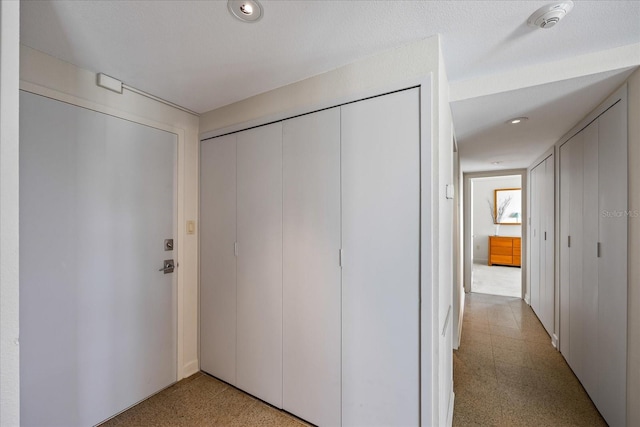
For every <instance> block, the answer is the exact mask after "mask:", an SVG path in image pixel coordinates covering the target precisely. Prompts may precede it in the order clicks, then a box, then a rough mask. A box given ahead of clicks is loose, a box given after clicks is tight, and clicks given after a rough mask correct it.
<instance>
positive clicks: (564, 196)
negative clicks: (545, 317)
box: [558, 139, 575, 361]
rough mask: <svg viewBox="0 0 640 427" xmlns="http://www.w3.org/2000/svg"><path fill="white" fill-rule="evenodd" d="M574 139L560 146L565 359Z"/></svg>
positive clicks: (567, 351)
mask: <svg viewBox="0 0 640 427" xmlns="http://www.w3.org/2000/svg"><path fill="white" fill-rule="evenodd" d="M574 140H575V139H571V140H569V141H567V142H566V143H565V144H564V145H562V146H560V150H559V151H560V156H559V157H560V158H559V162H560V177H559V180H560V197H559V200H560V227H559V230H558V232H559V236H560V237H559V239H558V240H559V242H560V263H559V264H558V269H559V277H560V283H559V286H560V337H559V338H560V342H559V349H560V351H561V352H562V354H563V355H564V357H565V359H567V361H568V360H570V358H571V356H570V346H569V343H570V339H569V334H570V329H569V299H570V290H571V288H570V281H571V275H570V274H569V273H570V266H571V262H570V255H571V248H570V245H569V240H570V236H571V231H570V225H571V221H570V215H569V213H570V212H571V176H572V169H571V164H572V162H573V160H572V158H573V153H574V150H573V149H572V147H573V145H572V142H573V141H574Z"/></svg>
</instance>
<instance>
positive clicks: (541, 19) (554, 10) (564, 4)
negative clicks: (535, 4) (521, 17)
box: [527, 0, 573, 28]
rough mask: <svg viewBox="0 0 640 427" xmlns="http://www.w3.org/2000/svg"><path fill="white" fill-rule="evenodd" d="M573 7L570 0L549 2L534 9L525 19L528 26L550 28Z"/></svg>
mask: <svg viewBox="0 0 640 427" xmlns="http://www.w3.org/2000/svg"><path fill="white" fill-rule="evenodd" d="M571 9H573V2H572V1H571V0H566V1H561V2H557V3H551V4H548V5H546V6H542V7H541V8H540V9H538V10H536V11H535V12H534V13H533V15H531V16H530V17H529V19H528V20H527V25H529V26H530V27H539V28H551V27H553V26H555V25H556V24H557V23H558V22H560V20H561V19H562V18H564V17H565V15H566V14H567V13H569V12H571Z"/></svg>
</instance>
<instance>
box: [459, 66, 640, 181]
mask: <svg viewBox="0 0 640 427" xmlns="http://www.w3.org/2000/svg"><path fill="white" fill-rule="evenodd" d="M632 72H633V69H627V70H618V71H610V72H606V73H599V74H592V75H590V76H585V77H579V78H575V79H570V80H563V81H560V82H555V83H549V84H545V85H540V86H533V87H528V88H524V89H520V90H516V91H510V92H503V93H498V94H495V95H487V96H481V97H478V98H472V99H468V100H464V101H458V102H452V103H451V111H452V114H453V120H454V123H455V129H456V138H457V141H458V151H459V156H460V159H461V165H460V167H461V169H462V170H463V171H465V172H477V171H486V170H493V169H518V168H526V167H528V166H530V165H531V163H533V162H534V161H535V160H536V159H537V158H538V156H540V155H541V154H542V153H543V152H544V151H546V149H548V148H550V147H551V146H552V145H553V144H554V143H556V142H557V141H558V140H559V139H560V138H561V137H562V136H563V135H564V134H565V133H567V132H568V131H569V130H570V129H571V128H572V127H573V126H574V125H576V124H577V123H578V122H579V121H580V120H581V119H582V118H584V116H586V115H587V114H588V113H589V112H591V111H592V110H593V109H594V108H596V107H597V106H598V105H599V104H600V103H601V102H602V101H604V100H605V99H606V98H607V96H609V95H610V94H611V93H612V92H613V91H614V90H616V89H617V88H618V87H619V86H620V85H621V84H622V83H624V81H625V80H626V79H627V77H628V76H629V74H631V73H632ZM521 116H525V117H528V118H529V120H526V121H524V122H522V123H519V124H517V125H512V124H509V123H506V122H507V120H509V119H513V118H515V117H521ZM493 162H500V164H499V165H494V164H492V163H493Z"/></svg>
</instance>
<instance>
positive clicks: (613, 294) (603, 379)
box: [596, 100, 637, 426]
mask: <svg viewBox="0 0 640 427" xmlns="http://www.w3.org/2000/svg"><path fill="white" fill-rule="evenodd" d="M598 141H599V144H598V146H599V151H598V171H599V174H598V175H599V178H598V186H599V191H598V194H599V197H598V198H599V209H598V212H599V214H600V215H599V221H598V230H599V242H600V245H601V248H600V252H599V254H598V286H599V292H598V347H599V349H600V351H598V352H597V353H596V354H597V357H598V387H599V389H600V390H599V399H600V401H596V405H597V406H598V408H599V409H600V412H601V413H602V416H603V417H604V418H605V420H607V422H608V423H609V425H612V426H616V425H625V424H626V411H625V409H626V400H627V399H626V382H627V221H628V218H627V215H626V212H627V209H628V205H627V108H626V102H625V101H624V100H623V101H620V102H618V103H617V104H616V105H614V106H613V107H611V108H610V109H609V110H608V111H607V112H606V113H604V114H603V115H602V116H600V118H599V119H598ZM634 221H636V220H634ZM602 349H605V351H602ZM636 366H637V365H636Z"/></svg>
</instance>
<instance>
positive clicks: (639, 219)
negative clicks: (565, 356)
mask: <svg viewBox="0 0 640 427" xmlns="http://www.w3.org/2000/svg"><path fill="white" fill-rule="evenodd" d="M627 84H628V86H627V90H628V108H629V112H628V114H629V119H628V127H629V129H628V131H629V133H628V137H629V152H628V156H629V157H628V159H629V160H628V162H629V163H628V170H629V188H628V191H629V206H628V207H629V212H630V215H629V228H628V232H629V238H628V245H629V246H628V251H629V252H628V258H627V260H628V262H627V265H628V281H629V282H628V283H629V285H628V286H629V287H628V311H627V312H628V317H629V318H628V320H627V337H628V343H627V345H628V347H627V352H628V354H627V425H628V426H638V425H640V405H638V402H640V263H639V262H638V260H640V120H638V118H640V69H638V70H636V71H635V72H634V73H633V74H632V75H631V77H629V80H628V81H627Z"/></svg>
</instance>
